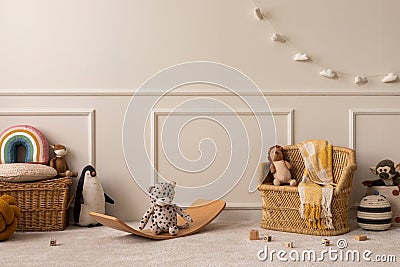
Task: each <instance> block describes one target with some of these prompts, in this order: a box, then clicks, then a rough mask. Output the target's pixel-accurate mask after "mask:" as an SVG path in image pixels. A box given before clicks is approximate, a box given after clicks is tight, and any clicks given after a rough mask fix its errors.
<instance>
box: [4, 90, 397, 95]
mask: <svg viewBox="0 0 400 267" xmlns="http://www.w3.org/2000/svg"><path fill="white" fill-rule="evenodd" d="M164 94H165V92H164V91H159V92H154V91H153V92H139V90H137V89H130V88H128V89H111V88H109V89H107V88H106V89H85V88H82V89H69V88H65V89H48V90H44V89H0V96H103V97H110V96H128V97H131V96H133V95H139V96H154V95H159V96H161V95H164ZM262 94H263V95H264V96H400V90H396V89H391V90H385V89H382V90H378V89H377V90H362V89H361V90H353V91H352V90H301V91H300V90H274V89H272V90H262ZM167 95H169V96H193V95H197V96H204V95H207V96H233V95H234V94H232V93H230V92H226V91H215V92H213V91H204V90H200V89H199V90H179V91H174V92H170V93H168V94H167ZM241 95H243V96H258V95H259V93H241Z"/></svg>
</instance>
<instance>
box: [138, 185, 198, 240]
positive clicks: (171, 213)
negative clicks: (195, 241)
mask: <svg viewBox="0 0 400 267" xmlns="http://www.w3.org/2000/svg"><path fill="white" fill-rule="evenodd" d="M175 186H176V183H175V182H173V181H171V182H169V183H158V184H155V185H154V186H151V187H150V188H149V190H148V192H149V196H150V199H151V207H150V208H149V209H148V210H147V211H146V213H145V214H144V215H143V218H142V219H141V221H140V224H139V229H140V230H143V229H144V227H145V226H146V224H147V222H148V221H149V219H150V224H151V225H150V229H151V232H153V233H155V234H160V233H167V232H169V233H170V234H171V235H176V234H178V232H179V229H182V228H186V227H188V226H189V223H190V222H193V220H192V218H191V217H190V216H189V215H188V214H186V213H185V212H184V211H183V209H182V208H181V207H179V206H177V205H175V204H172V201H173V200H174V196H175ZM176 214H179V215H180V216H182V217H183V218H184V219H185V220H186V223H185V224H184V225H177V216H176Z"/></svg>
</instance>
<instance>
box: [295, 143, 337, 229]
mask: <svg viewBox="0 0 400 267" xmlns="http://www.w3.org/2000/svg"><path fill="white" fill-rule="evenodd" d="M297 146H298V147H299V150H300V153H301V155H302V157H303V160H304V165H305V170H304V175H303V179H302V182H301V183H300V184H299V187H298V189H299V195H300V202H301V204H300V215H301V217H302V218H303V219H305V220H306V221H307V225H308V227H310V228H313V229H334V228H333V223H332V213H331V202H332V195H333V188H334V183H333V174H332V145H331V144H329V143H328V141H326V140H310V141H304V142H302V143H300V144H298V145H297Z"/></svg>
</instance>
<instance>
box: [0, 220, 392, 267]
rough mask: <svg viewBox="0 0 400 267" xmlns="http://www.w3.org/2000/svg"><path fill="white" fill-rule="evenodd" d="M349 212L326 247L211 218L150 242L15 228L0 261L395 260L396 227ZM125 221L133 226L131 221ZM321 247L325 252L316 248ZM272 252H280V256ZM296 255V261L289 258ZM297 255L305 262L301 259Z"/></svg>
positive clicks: (72, 230) (95, 232)
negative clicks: (369, 223)
mask: <svg viewBox="0 0 400 267" xmlns="http://www.w3.org/2000/svg"><path fill="white" fill-rule="evenodd" d="M353 213H354V212H353ZM222 217H223V216H222ZM354 217H355V216H354V214H352V215H351V218H352V220H351V226H352V231H351V232H350V233H348V234H345V235H342V236H335V237H328V239H330V241H331V246H329V247H324V246H322V244H321V239H322V237H317V236H308V235H300V234H291V233H285V232H275V231H266V230H264V229H260V228H259V227H258V225H259V223H258V221H240V222H227V221H217V222H213V223H211V224H210V225H209V226H207V227H206V228H205V229H204V230H203V231H201V232H200V233H197V234H195V235H192V236H188V237H183V238H177V239H172V240H166V241H152V240H148V239H144V238H140V237H136V236H132V235H129V234H126V233H124V232H119V231H116V230H114V229H111V228H108V227H104V226H101V227H94V228H86V227H78V226H74V225H71V226H69V227H68V228H67V229H66V230H64V231H60V232H47V233H40V232H31V233H22V232H17V233H15V234H14V235H13V236H12V237H11V239H9V240H8V241H6V242H0V266H1V267H3V266H289V265H290V266H314V265H315V266H364V265H367V266H396V263H393V262H390V263H388V262H386V263H382V262H376V261H375V262H374V260H375V259H377V256H385V255H386V256H388V255H394V256H395V257H396V261H398V262H399V261H400V245H399V242H398V240H399V239H400V227H392V228H391V229H389V230H388V231H383V232H370V231H365V230H362V229H360V228H358V225H357V223H355V220H354ZM130 225H131V226H133V227H136V225H137V223H130ZM250 229H258V230H259V232H260V234H261V235H264V234H265V233H268V234H270V235H271V236H272V242H268V243H265V242H264V241H263V240H258V241H251V240H249V237H248V236H249V230H250ZM359 234H362V235H367V236H368V238H369V239H368V240H367V241H363V242H360V241H356V240H354V235H359ZM51 239H56V241H57V246H55V247H52V246H50V240H51ZM340 239H344V240H345V241H343V240H342V241H340V243H339V246H342V245H343V244H345V243H347V246H346V247H344V248H342V249H340V248H339V247H338V244H337V242H338V241H339V240H340ZM287 241H292V242H293V244H294V247H293V248H292V249H289V248H285V246H284V243H285V242H287ZM266 250H268V258H267V259H265V260H264V261H262V260H260V259H259V257H260V258H261V259H262V258H264V257H265V254H264V253H261V252H260V251H266ZM323 250H327V252H326V253H322V251H323ZM329 250H330V251H331V252H330V253H331V254H330V255H329ZM273 251H276V252H274V253H273ZM279 251H283V252H279ZM313 251H315V258H316V261H313V256H311V257H312V258H311V260H308V256H307V255H309V254H310V253H311V254H310V255H313V254H312V253H313ZM368 251H371V254H369V253H368ZM278 252H279V253H282V254H281V259H279V258H278ZM283 253H286V254H283ZM357 253H359V255H360V260H359V261H358V260H357V258H356V255H357ZM364 253H367V254H365V256H368V257H366V259H364V258H363V254H364ZM271 254H272V257H271ZM297 254H298V255H299V260H298V261H294V260H292V259H295V257H296V255H297ZM303 254H304V255H305V256H306V260H305V261H303V260H302V259H301V257H302V255H303ZM346 255H349V257H347V256H346ZM347 258H348V259H349V260H346V259H347ZM285 259H287V261H285ZM319 259H321V260H319ZM353 259H355V261H353ZM368 259H370V260H371V261H369V262H368ZM332 264H333V265H332ZM397 264H398V263H397Z"/></svg>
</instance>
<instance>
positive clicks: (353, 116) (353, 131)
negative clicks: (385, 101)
mask: <svg viewBox="0 0 400 267" xmlns="http://www.w3.org/2000/svg"><path fill="white" fill-rule="evenodd" d="M368 115H373V116H375V115H379V116H388V115H400V109H350V110H349V147H350V148H352V149H356V146H357V140H356V139H357V117H358V116H368Z"/></svg>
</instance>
